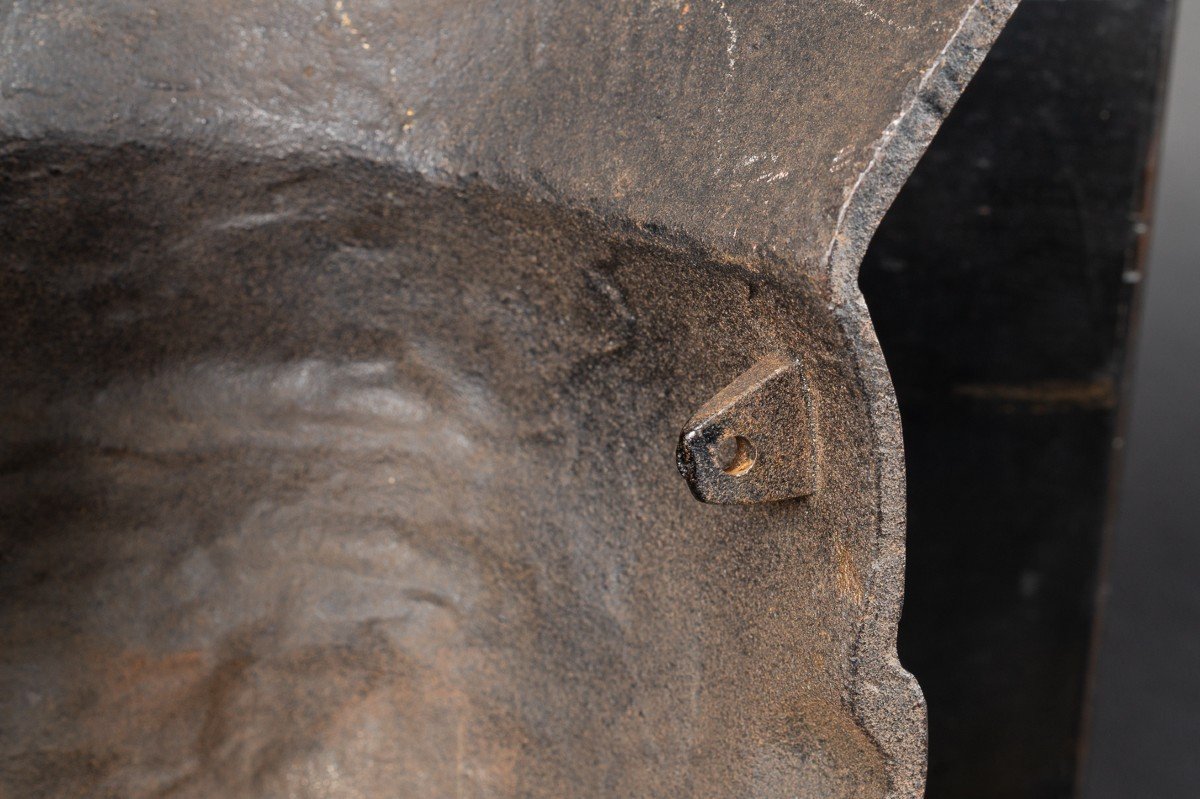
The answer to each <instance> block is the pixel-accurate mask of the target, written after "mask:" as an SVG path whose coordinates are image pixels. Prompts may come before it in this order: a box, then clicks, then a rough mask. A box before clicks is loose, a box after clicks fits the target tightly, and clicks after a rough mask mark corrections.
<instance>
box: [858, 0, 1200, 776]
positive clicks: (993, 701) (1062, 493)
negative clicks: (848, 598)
mask: <svg viewBox="0 0 1200 799" xmlns="http://www.w3.org/2000/svg"><path fill="white" fill-rule="evenodd" d="M1169 19H1170V14H1169V6H1168V4H1167V3H1166V2H1164V0H1063V1H1062V2H1058V1H1056V0H1025V2H1024V3H1023V4H1022V5H1021V7H1020V8H1019V9H1018V11H1017V13H1016V14H1015V16H1014V18H1013V20H1012V22H1011V24H1010V25H1009V27H1008V28H1007V29H1006V30H1005V32H1004V33H1003V34H1002V36H1001V38H1000V40H999V42H998V43H997V45H996V47H995V49H994V50H993V51H992V54H991V55H990V56H989V58H988V60H987V62H986V63H985V64H984V66H983V67H982V68H981V70H980V72H979V74H978V76H977V77H976V79H975V81H974V82H973V83H972V85H971V86H970V87H969V88H968V90H967V92H966V94H965V95H964V97H963V99H962V100H961V101H960V103H959V105H958V106H957V107H956V108H955V109H954V111H953V113H952V115H951V117H950V118H949V119H948V121H947V122H946V124H945V126H944V127H943V128H942V131H941V132H940V133H939V135H938V137H937V140H936V141H935V143H934V145H933V147H932V148H931V149H930V151H929V152H928V153H927V155H926V156H925V158H924V159H923V161H922V163H921V164H920V166H919V167H918V168H917V171H916V173H915V174H914V175H913V177H912V180H911V181H910V183H909V184H908V185H907V186H906V187H905V189H904V191H903V193H902V195H901V196H900V198H898V200H897V202H896V203H895V205H894V206H893V208H892V210H891V211H890V212H889V214H888V217H887V219H886V220H885V222H884V224H883V226H882V227H881V229H880V231H879V233H878V234H877V236H876V239H875V241H874V243H873V244H872V247H871V251H870V253H869V255H868V258H867V263H866V264H865V266H864V269H863V274H862V286H863V290H864V292H865V293H866V296H867V302H868V305H869V306H870V308H871V311H872V314H873V316H874V318H875V321H876V326H877V329H878V331H879V336H880V339H881V341H882V344H883V348H884V351H885V353H886V355H887V357H888V362H889V365H890V367H891V369H892V373H893V377H894V378H895V381H896V387H897V392H898V395H899V399H900V409H901V414H902V416H903V419H904V425H905V445H906V449H907V457H908V464H909V571H908V581H909V582H908V593H907V599H906V605H905V614H904V618H903V622H902V626H901V634H900V655H901V659H902V660H903V661H904V663H905V665H906V666H907V667H908V668H910V669H911V670H912V671H913V672H914V673H915V674H916V675H917V677H918V678H919V679H920V681H921V684H922V686H923V687H924V689H925V692H926V696H927V699H928V702H929V712H930V771H929V788H928V796H929V797H930V799H946V798H948V797H978V798H981V799H984V798H986V797H1032V798H1037V797H1065V796H1070V795H1071V794H1072V793H1073V792H1074V791H1075V790H1076V787H1077V774H1078V771H1079V762H1080V759H1079V753H1080V751H1081V743H1082V741H1083V738H1084V736H1083V729H1084V727H1083V721H1082V719H1083V714H1084V709H1085V704H1086V703H1085V696H1086V688H1087V681H1086V680H1087V674H1088V664H1089V660H1090V654H1091V643H1092V629H1093V623H1094V619H1095V601H1094V600H1095V597H1096V594H1097V586H1098V574H1099V565H1100V558H1101V543H1102V541H1103V540H1104V538H1105V527H1106V521H1107V519H1108V510H1109V498H1110V496H1111V492H1110V482H1111V480H1112V479H1113V474H1114V471H1115V467H1116V465H1117V464H1118V463H1119V461H1120V458H1119V456H1120V447H1121V442H1122V440H1123V434H1122V433H1121V431H1120V424H1119V423H1120V408H1121V403H1120V398H1121V396H1122V393H1123V391H1124V388H1125V378H1126V368H1125V367H1126V363H1127V347H1128V342H1129V334H1130V330H1131V308H1132V307H1133V306H1134V301H1135V298H1136V291H1137V289H1138V287H1139V284H1140V279H1141V275H1142V269H1143V266H1144V259H1143V250H1144V245H1145V243H1146V238H1147V237H1146V231H1147V229H1148V228H1147V225H1146V223H1147V221H1148V209H1147V207H1146V206H1147V203H1146V196H1147V191H1148V188H1149V186H1150V185H1151V176H1150V174H1149V172H1148V162H1149V161H1150V158H1151V154H1152V152H1153V148H1154V145H1155V142H1156V137H1157V134H1158V124H1157V123H1158V119H1159V114H1158V106H1159V102H1160V101H1161V92H1160V91H1159V89H1160V84H1161V80H1162V77H1163V65H1164V59H1165V51H1166V41H1167V40H1166V36H1165V32H1166V30H1167V27H1168V22H1169ZM1197 743H1200V741H1198V742H1197ZM1125 795H1128V796H1134V795H1140V796H1158V795H1159V794H1155V793H1141V794H1125ZM1197 795H1200V794H1197Z"/></svg>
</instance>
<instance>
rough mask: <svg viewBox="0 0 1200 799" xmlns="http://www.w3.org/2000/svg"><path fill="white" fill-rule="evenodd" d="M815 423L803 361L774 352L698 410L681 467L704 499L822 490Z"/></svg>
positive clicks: (739, 500) (754, 498) (733, 501)
mask: <svg viewBox="0 0 1200 799" xmlns="http://www.w3.org/2000/svg"><path fill="white" fill-rule="evenodd" d="M816 435H817V433H816V423H815V419H814V413H813V403H812V396H811V394H810V392H809V390H808V383H807V381H806V380H805V379H804V372H803V371H802V370H801V367H800V362H799V361H798V360H796V359H795V358H792V357H789V356H784V355H768V356H766V357H764V358H762V359H760V360H759V361H758V362H757V363H755V364H754V366H752V367H750V368H749V369H748V370H746V371H745V372H743V373H742V374H741V375H739V376H738V377H737V378H736V379H734V381H733V382H732V383H730V384H729V385H728V386H726V387H725V388H723V389H721V391H720V392H718V393H717V394H716V396H714V397H713V398H712V399H710V400H709V401H708V402H706V403H704V405H703V406H702V407H701V408H700V410H699V411H697V412H696V415H695V416H693V417H692V419H691V421H689V422H688V423H687V426H686V427H685V428H684V430H683V433H682V434H681V435H680V438H679V448H678V450H676V459H677V461H678V465H679V473H680V474H682V475H683V479H684V480H686V481H687V484H688V488H690V489H691V490H692V494H694V495H695V497H696V499H698V500H700V501H701V502H711V503H714V504H721V505H738V504H749V503H755V502H774V501H778V500H782V499H792V498H794V497H801V496H807V495H809V494H812V493H814V492H815V491H816V490H817V480H818V476H819V475H818V471H817V457H816Z"/></svg>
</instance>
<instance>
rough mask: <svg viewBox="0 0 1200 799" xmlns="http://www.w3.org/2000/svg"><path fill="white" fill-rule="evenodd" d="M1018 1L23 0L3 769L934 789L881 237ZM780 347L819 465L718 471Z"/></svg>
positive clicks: (0, 411)
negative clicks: (907, 550) (910, 671)
mask: <svg viewBox="0 0 1200 799" xmlns="http://www.w3.org/2000/svg"><path fill="white" fill-rule="evenodd" d="M1010 8H1011V4H1010V3H1007V2H999V3H972V2H968V1H967V0H925V1H924V2H920V3H915V4H913V3H898V2H895V3H894V2H882V1H880V2H870V0H862V2H859V0H844V2H842V1H839V2H831V3H812V4H803V5H799V6H791V5H788V4H784V3H781V2H780V3H777V2H767V3H763V2H754V3H750V2H746V3H741V2H736V1H735V0H725V1H724V2H698V3H695V4H688V3H679V4H676V3H670V2H641V3H621V4H613V3H597V4H595V5H583V4H576V3H559V2H525V3H517V2H512V3H507V4H496V3H484V2H452V3H441V4H427V3H417V2H412V3H408V2H377V3H358V2H345V0H342V1H339V2H335V3H332V4H328V5H326V4H323V3H322V4H318V3H282V2H262V3H256V4H251V5H234V4H225V3H216V4H197V3H191V2H174V3H160V4H156V6H155V8H152V9H151V8H147V7H145V5H144V4H141V3H133V2H116V1H112V0H110V1H107V2H105V1H102V0H94V1H93V2H84V3H76V4H72V5H71V6H68V7H64V6H63V5H61V4H57V3H36V2H19V3H15V4H12V5H10V6H9V7H8V8H7V10H5V11H3V12H0V42H2V45H0V46H2V47H3V48H4V49H3V55H2V62H0V137H2V139H3V142H4V144H3V149H2V151H0V175H2V176H3V177H2V183H0V192H2V193H0V203H2V204H3V205H2V211H3V213H2V215H0V244H2V245H3V246H2V248H0V268H2V270H3V271H2V272H0V307H3V309H4V314H5V318H6V319H7V320H9V335H8V336H6V337H5V338H4V339H3V342H2V343H0V386H2V388H0V391H2V393H0V436H2V444H0V446H2V449H0V456H2V459H3V465H2V471H0V498H2V501H0V514H2V515H0V523H2V525H3V527H2V532H3V560H2V561H0V588H2V591H0V595H2V596H3V609H2V611H0V634H2V635H3V639H4V640H5V642H6V646H5V648H4V652H3V654H2V655H0V686H2V690H0V702H2V703H3V707H2V708H0V755H2V757H3V760H2V761H0V788H2V789H3V790H4V791H5V792H7V793H13V794H14V795H20V796H62V795H77V794H78V795H90V796H121V797H135V796H136V797H142V796H147V797H148V796H172V797H193V796H194V797H211V796H229V797H242V796H312V797H329V796H369V797H375V796H450V795H454V796H497V797H518V796H520V797H540V796H544V797H560V796H639V797H641V796H672V797H674V796H712V797H717V796H731V797H732V796H756V797H772V796H778V797H794V796H806V797H884V796H894V797H912V796H917V795H919V794H920V792H921V786H922V781H923V771H924V755H925V753H924V708H923V703H922V699H921V696H920V692H919V690H918V689H917V687H916V684H915V682H914V681H913V680H912V678H911V677H909V676H908V675H907V674H906V673H905V672H904V671H903V670H902V669H901V668H900V666H899V663H898V662H897V660H896V658H895V654H894V647H895V631H896V621H897V616H898V614H899V607H900V597H901V592H902V577H903V507H904V503H903V499H904V497H903V471H902V455H901V448H900V434H899V423H898V419H897V415H896V411H895V402H894V398H893V395H892V393H891V387H890V382H889V380H888V376H887V372H886V369H885V367H884V365H883V361H882V356H881V355H880V353H879V349H878V346H877V344H876V343H875V340H874V336H873V332H872V330H871V327H870V323H869V320H868V318H867V315H866V312H865V308H864V306H863V304H862V300H861V297H860V295H859V294H858V291H857V288H856V286H855V273H856V269H857V264H858V261H859V260H860V259H861V256H862V251H863V249H864V247H865V245H866V242H867V240H868V238H869V236H870V234H871V231H872V230H873V229H874V227H875V225H876V224H877V223H878V221H879V218H880V216H881V215H882V213H883V210H884V209H885V208H886V206H887V204H888V203H889V202H890V201H891V199H892V197H893V196H894V194H895V192H896V191H897V189H898V187H899V185H900V184H901V183H902V182H903V180H904V178H905V177H906V176H907V173H908V171H909V170H910V169H911V168H912V166H913V164H914V163H915V160H916V158H917V157H918V156H919V154H920V152H921V150H922V149H923V148H924V146H925V145H926V144H927V143H928V140H929V138H930V137H931V136H932V133H933V130H934V128H935V127H936V124H937V122H938V120H939V119H940V118H941V116H942V115H943V114H944V113H945V111H946V109H947V108H948V107H949V104H950V103H951V102H952V101H953V99H954V97H955V96H956V95H957V93H958V92H959V91H960V90H961V88H962V86H963V84H964V83H965V81H966V80H967V79H968V78H969V76H970V74H971V72H972V71H973V70H974V68H975V66H976V65H977V64H978V62H979V60H980V59H981V57H982V54H983V52H984V50H985V49H986V47H987V45H988V44H989V43H990V41H991V38H992V37H993V36H994V35H995V33H996V31H997V30H998V28H999V26H1000V25H1001V24H1002V22H1003V19H1004V17H1005V16H1006V14H1007V12H1008V11H1009V10H1010ZM772 353H781V354H786V355H791V356H802V359H803V363H804V367H805V372H806V375H805V376H806V379H807V380H808V384H809V387H810V389H811V391H812V401H813V404H814V406H815V407H816V408H817V413H816V416H817V418H818V420H819V424H818V430H817V442H816V448H815V449H816V452H815V453H814V454H815V458H816V460H817V464H818V467H819V473H820V476H821V482H820V486H819V490H817V491H816V492H814V493H813V494H812V495H811V496H808V497H805V498H801V499H798V500H792V501H786V502H777V503H770V504H758V505H748V506H738V507H713V506H708V505H703V504H701V503H698V502H696V501H695V500H694V499H693V498H692V497H691V496H690V494H689V492H688V489H687V486H686V485H685V484H684V482H683V481H682V480H680V479H679V477H678V475H677V474H675V464H674V462H673V461H674V457H673V456H674V446H675V442H676V440H677V437H678V431H679V429H680V427H681V425H682V424H683V423H684V422H685V421H686V420H687V419H688V418H689V417H690V416H691V415H692V413H693V412H694V411H695V410H696V409H697V408H699V407H701V405H702V404H703V403H704V402H705V401H706V400H707V399H708V398H709V397H712V396H713V395H714V394H716V393H717V392H718V391H719V390H720V389H721V388H722V387H723V386H724V385H726V384H727V383H729V382H730V381H731V380H733V378H735V377H736V376H737V375H738V374H741V373H742V372H744V371H745V370H746V369H748V368H749V367H750V366H751V365H752V364H753V363H755V362H756V361H757V360H759V359H760V358H761V357H763V356H765V355H768V354H772Z"/></svg>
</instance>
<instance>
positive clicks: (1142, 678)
mask: <svg viewBox="0 0 1200 799" xmlns="http://www.w3.org/2000/svg"><path fill="white" fill-rule="evenodd" d="M1176 24H1177V28H1176V38H1175V50H1174V57H1173V63H1172V68H1171V83H1170V90H1169V94H1168V100H1167V117H1166V118H1167V124H1166V135H1165V137H1164V140H1163V149H1162V155H1161V170H1160V173H1159V180H1158V186H1157V191H1156V195H1157V207H1156V212H1155V218H1154V225H1153V234H1152V237H1151V248H1150V255H1149V266H1148V269H1147V277H1146V280H1145V283H1144V292H1145V293H1144V295H1143V297H1142V303H1143V305H1142V319H1141V322H1140V325H1139V328H1140V329H1139V330H1138V331H1137V334H1136V337H1135V347H1134V364H1133V383H1132V402H1131V404H1130V417H1129V424H1128V426H1127V429H1126V436H1125V441H1126V447H1125V454H1124V459H1123V460H1124V476H1123V479H1122V481H1121V484H1120V487H1119V490H1118V509H1117V514H1116V531H1115V535H1114V536H1113V541H1112V549H1111V556H1110V566H1109V579H1108V591H1107V593H1108V598H1107V603H1106V604H1107V609H1106V612H1105V614H1104V616H1103V618H1102V627H1101V630H1102V632H1101V636H1100V639H1101V644H1100V650H1099V658H1098V678H1097V682H1096V692H1095V698H1094V702H1093V716H1092V723H1091V725H1090V727H1091V739H1092V741H1091V746H1090V753H1089V756H1088V758H1087V761H1086V768H1085V774H1086V779H1085V782H1084V785H1085V790H1084V796H1085V797H1087V799H1110V797H1111V799H1133V798H1136V797H1152V798H1154V799H1175V798H1176V797H1178V799H1195V797H1200V255H1198V253H1200V3H1197V2H1194V1H1193V0H1184V2H1183V3H1182V4H1181V5H1180V6H1179V8H1178V18H1177V22H1176Z"/></svg>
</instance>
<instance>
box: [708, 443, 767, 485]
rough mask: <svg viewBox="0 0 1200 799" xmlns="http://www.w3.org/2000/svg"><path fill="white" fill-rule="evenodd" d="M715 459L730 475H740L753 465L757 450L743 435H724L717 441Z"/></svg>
mask: <svg viewBox="0 0 1200 799" xmlns="http://www.w3.org/2000/svg"><path fill="white" fill-rule="evenodd" d="M715 454H716V456H717V458H716V460H717V463H719V464H720V465H721V470H722V471H723V472H725V474H727V475H730V476H731V477H741V476H742V475H744V474H745V473H746V472H748V471H750V469H751V468H753V466H754V460H755V458H757V457H758V450H756V449H755V448H754V445H753V444H752V443H750V439H748V438H744V437H743V436H726V437H725V438H723V439H721V440H720V441H718V442H717V448H716V453H715Z"/></svg>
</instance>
